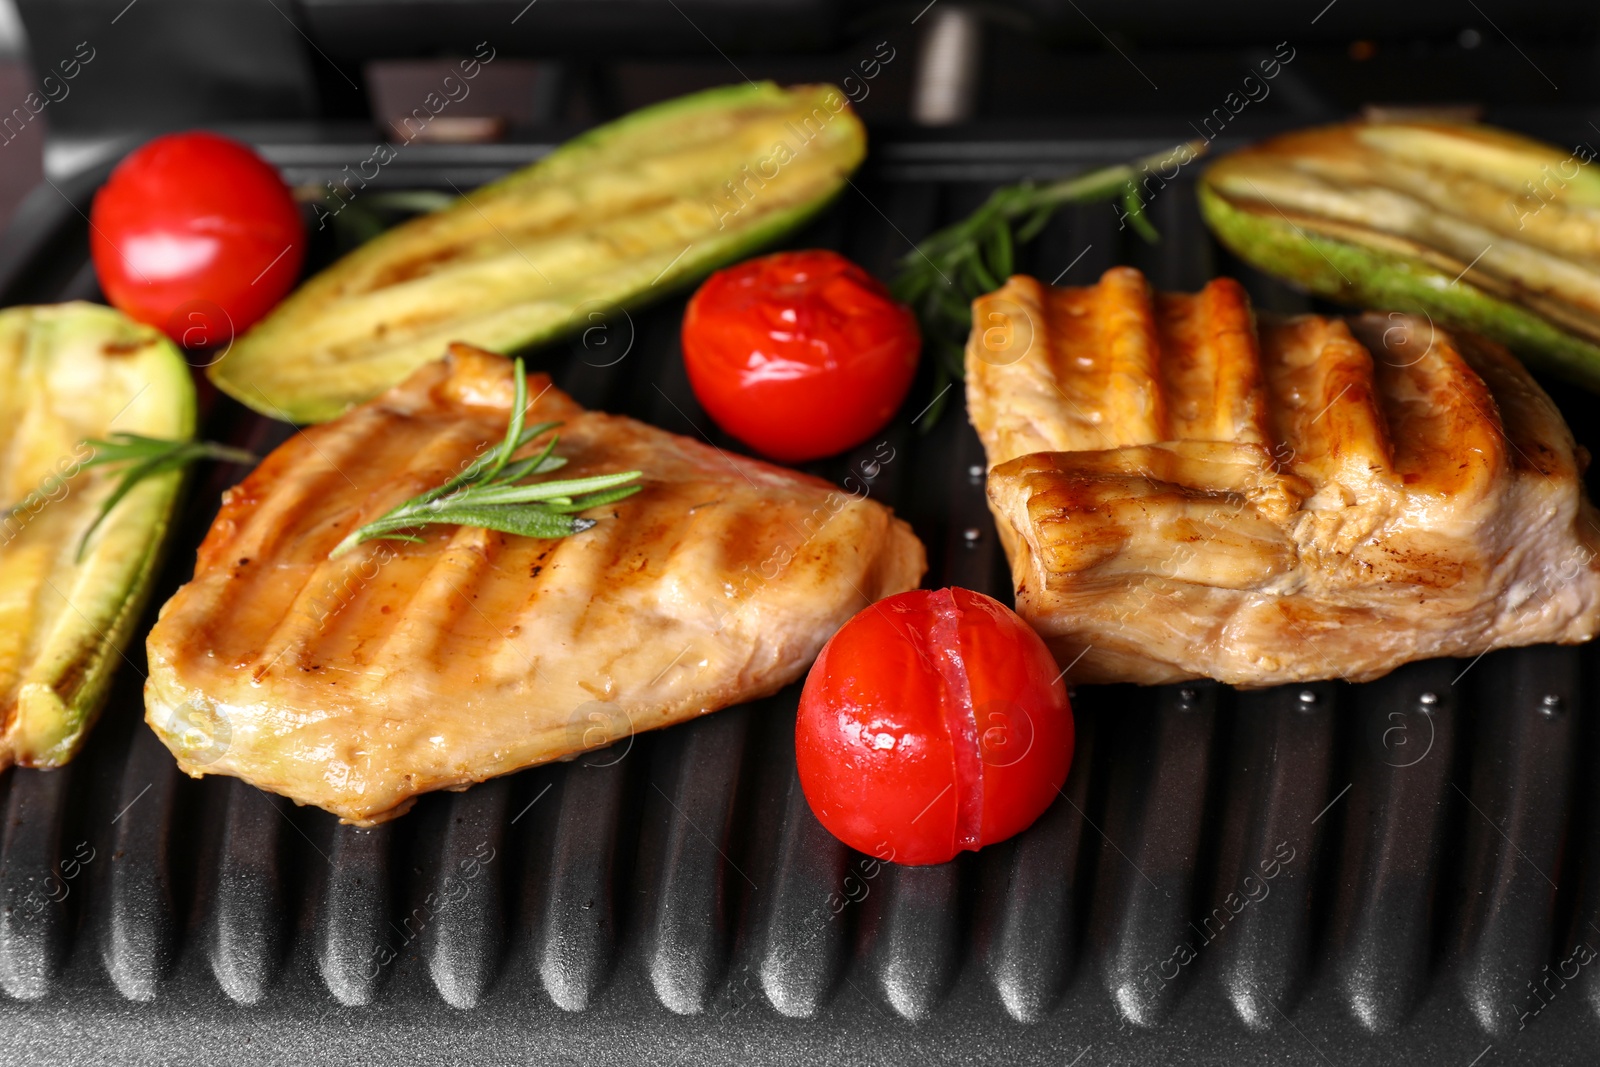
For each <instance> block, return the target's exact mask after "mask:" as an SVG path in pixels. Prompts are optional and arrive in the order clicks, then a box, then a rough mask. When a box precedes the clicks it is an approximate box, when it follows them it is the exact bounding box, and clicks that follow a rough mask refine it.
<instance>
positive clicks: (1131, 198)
mask: <svg viewBox="0 0 1600 1067" xmlns="http://www.w3.org/2000/svg"><path fill="white" fill-rule="evenodd" d="M1122 206H1123V210H1124V211H1126V212H1127V217H1128V222H1129V224H1130V225H1132V226H1133V230H1134V232H1135V233H1137V234H1138V235H1139V236H1140V237H1143V238H1144V239H1145V240H1146V241H1148V242H1149V243H1150V244H1155V243H1157V242H1158V241H1160V240H1161V234H1159V233H1157V232H1156V228H1155V225H1154V224H1152V223H1151V221H1150V216H1148V215H1146V214H1145V211H1144V200H1143V199H1142V198H1141V197H1140V196H1139V187H1138V186H1137V185H1135V184H1134V183H1133V182H1129V183H1128V187H1127V188H1126V189H1124V190H1123V191H1122Z"/></svg>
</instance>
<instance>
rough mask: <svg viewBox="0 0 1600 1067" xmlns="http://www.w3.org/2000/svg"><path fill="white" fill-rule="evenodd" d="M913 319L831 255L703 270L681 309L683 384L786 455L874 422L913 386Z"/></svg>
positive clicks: (854, 441) (744, 433)
mask: <svg viewBox="0 0 1600 1067" xmlns="http://www.w3.org/2000/svg"><path fill="white" fill-rule="evenodd" d="M921 348H922V337H921V335H920V334H919V333H918V332H917V320H916V316H914V315H913V314H912V313H911V309H910V308H908V307H906V306H905V305H904V304H900V303H897V302H896V301H895V299H894V298H893V297H891V296H890V295H889V290H887V289H886V288H884V286H883V284H882V283H881V282H879V281H878V280H877V279H875V278H873V277H872V276H871V275H869V274H868V273H867V272H866V271H864V270H862V269H861V268H860V267H858V266H856V265H855V264H854V263H851V262H850V261H849V260H848V259H845V258H844V257H843V256H841V255H838V254H837V253H834V252H827V251H813V252H779V253H778V254H777V255H772V256H764V257H762V258H760V259H752V260H749V261H747V262H744V263H740V264H739V265H738V266H735V267H729V268H728V269H727V270H723V271H718V272H717V273H716V274H713V275H712V276H711V277H709V278H707V279H706V281H705V284H704V285H702V286H701V287H700V289H699V291H698V292H696V293H695V294H694V297H693V298H692V299H691V300H690V301H689V309H688V311H687V312H686V313H685V314H684V317H683V359H684V363H685V364H686V365H687V367H688V369H689V384H690V385H692V386H693V387H694V393H695V396H696V397H698V398H699V400H700V405H701V406H702V407H704V408H705V409H706V411H707V412H709V413H710V415H711V417H712V418H713V419H716V420H717V424H718V425H719V426H721V427H722V428H723V429H724V430H727V431H728V432H729V433H731V434H732V435H733V436H735V437H737V438H738V439H739V440H741V441H743V442H744V443H745V444H747V445H749V446H750V447H751V448H753V449H755V450H756V451H757V452H761V453H763V454H765V455H768V456H771V457H772V458H773V459H778V460H782V461H783V462H786V463H799V462H803V461H805V460H809V459H817V458H819V457H821V456H831V455H833V454H834V453H837V452H842V451H844V450H845V449H847V448H850V447H851V446H853V445H858V444H860V443H861V442H863V441H865V440H866V439H867V438H868V437H870V436H872V434H873V433H875V432H876V431H878V430H880V429H882V428H883V426H884V424H886V423H887V422H888V421H889V419H890V418H892V417H893V416H894V413H895V409H896V408H898V407H899V406H900V402H901V401H902V400H904V399H905V397H906V390H907V389H909V388H911V378H912V376H913V375H914V374H915V373H916V369H917V355H918V353H919V352H920V351H921Z"/></svg>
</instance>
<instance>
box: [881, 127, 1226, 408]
mask: <svg viewBox="0 0 1600 1067" xmlns="http://www.w3.org/2000/svg"><path fill="white" fill-rule="evenodd" d="M1206 147H1207V143H1206V142H1205V141H1191V142H1189V143H1188V144H1185V145H1179V146H1177V147H1176V148H1173V149H1171V150H1168V151H1166V152H1161V153H1158V154H1155V155H1151V156H1146V157H1144V158H1142V159H1136V160H1133V161H1131V162H1129V163H1124V164H1120V165H1118V166H1114V167H1103V168H1101V169H1099V170H1095V171H1090V172H1089V173H1086V174H1080V175H1075V176H1074V177H1071V178H1067V179H1064V180H1062V181H1056V182H1050V183H1048V184H1044V185H1040V184H1036V183H1033V182H1022V183H1020V184H1017V185H1007V186H1002V187H1000V188H999V189H996V190H995V191H994V192H993V193H992V194H990V196H989V198H988V199H987V200H985V201H984V202H983V203H982V204H981V205H980V206H979V207H978V209H977V210H976V211H974V212H973V213H972V214H971V215H969V216H968V217H967V218H965V219H963V220H961V221H960V222H957V223H955V224H954V225H951V226H947V227H945V228H944V229H942V230H939V231H938V232H937V233H934V234H932V235H930V236H929V237H927V238H926V239H924V240H923V241H922V242H921V243H920V244H918V245H917V247H916V248H914V249H913V250H912V251H911V252H909V253H907V254H906V255H905V256H904V257H903V258H902V259H901V261H900V270H899V273H898V274H897V275H896V276H895V278H894V281H893V282H892V283H891V286H890V288H891V290H892V291H893V292H894V294H895V295H896V297H898V298H899V299H900V300H902V301H904V302H906V303H908V304H910V305H912V306H913V307H914V308H915V309H916V311H917V317H918V319H919V321H920V324H921V326H922V336H923V338H924V340H925V341H927V342H928V343H932V344H937V342H938V339H939V338H946V339H948V340H950V341H954V342H958V343H961V342H965V340H966V334H967V333H968V331H969V330H970V329H971V327H972V312H971V303H972V301H973V300H975V299H976V298H977V297H979V296H982V295H983V294H984V293H987V292H990V291H992V290H994V289H998V288H999V287H1000V285H1001V284H1002V283H1003V282H1004V281H1005V279H1006V278H1007V277H1009V276H1010V275H1011V274H1012V273H1014V271H1015V261H1016V249H1017V247H1018V246H1019V245H1025V244H1027V243H1028V242H1029V241H1032V240H1033V239H1034V238H1036V237H1037V236H1038V235H1039V234H1040V233H1041V232H1042V231H1043V230H1044V228H1045V226H1046V225H1047V224H1048V223H1049V221H1050V219H1051V217H1052V216H1054V214H1055V212H1056V210H1057V209H1058V208H1059V207H1061V206H1062V205H1063V204H1087V203H1094V202H1096V201H1114V200H1119V199H1120V200H1121V202H1122V204H1123V205H1124V211H1125V214H1126V218H1127V221H1128V223H1129V224H1130V225H1132V226H1133V228H1134V231H1135V232H1137V233H1138V234H1139V235H1140V236H1141V237H1143V238H1144V239H1145V240H1147V241H1155V240H1158V239H1159V235H1158V234H1157V233H1156V230H1155V227H1154V226H1152V225H1151V223H1150V218H1149V215H1148V213H1147V212H1146V211H1145V206H1144V203H1143V201H1142V199H1141V198H1140V195H1139V184H1138V183H1139V182H1140V181H1141V180H1143V179H1144V178H1145V177H1146V176H1147V175H1148V174H1150V173H1152V172H1157V173H1162V176H1163V177H1166V176H1167V175H1166V174H1165V173H1164V172H1165V170H1166V168H1170V167H1172V166H1173V164H1174V162H1178V163H1179V164H1180V165H1181V164H1182V163H1187V162H1189V161H1190V160H1193V159H1195V158H1197V157H1198V156H1200V155H1202V154H1203V153H1204V152H1205V150H1206ZM1185 153H1187V155H1185ZM939 373H941V374H947V375H952V376H953V377H954V378H955V379H960V377H961V376H962V366H961V359H960V357H959V355H958V356H957V357H956V358H955V359H953V360H952V359H949V358H948V356H947V357H946V358H945V359H943V360H941V362H940V364H939ZM945 384H948V383H947V382H945V381H944V380H941V381H940V382H938V383H937V385H938V386H939V387H941V388H942V386H943V385H945ZM943 408H944V404H943V401H939V402H937V403H936V404H935V406H934V407H933V408H932V409H931V412H930V414H931V415H932V416H933V417H932V418H930V419H928V420H927V421H926V422H925V423H924V428H925V429H926V428H927V427H928V426H931V425H932V424H933V422H935V421H937V417H938V414H939V413H940V412H941V411H942V410H943Z"/></svg>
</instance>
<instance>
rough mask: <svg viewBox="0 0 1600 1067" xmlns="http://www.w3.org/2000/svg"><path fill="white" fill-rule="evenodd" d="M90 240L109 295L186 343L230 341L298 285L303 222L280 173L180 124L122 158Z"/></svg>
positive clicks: (100, 197)
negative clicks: (182, 129)
mask: <svg viewBox="0 0 1600 1067" xmlns="http://www.w3.org/2000/svg"><path fill="white" fill-rule="evenodd" d="M90 222H91V223H92V226H91V227H90V231H89V248H90V252H91V253H92V254H93V256H94V267H95V272H96V273H97V274H99V276H100V288H101V289H102V290H103V291H104V292H105V294H106V299H107V300H109V301H111V303H112V304H113V305H115V306H116V307H117V308H118V309H119V310H121V311H122V312H124V313H125V314H127V315H128V316H130V317H132V318H134V319H137V320H139V321H140V322H143V323H147V324H149V325H151V326H154V327H156V328H158V329H161V330H164V331H166V333H167V334H168V336H170V337H171V338H172V339H173V340H175V341H177V342H179V343H180V344H183V345H186V346H188V347H191V348H195V347H201V346H208V345H218V344H226V343H228V342H229V341H231V340H232V339H233V337H234V336H235V335H236V334H238V333H242V332H243V331H244V330H245V328H246V327H248V326H250V325H251V324H252V323H254V322H255V321H256V320H257V319H259V318H261V316H263V315H265V314H266V313H267V312H268V311H269V310H271V309H272V306H273V305H274V304H276V303H277V302H278V301H279V300H281V299H282V298H283V295H284V294H285V293H287V292H288V291H289V289H290V288H291V287H292V286H293V285H294V282H295V279H296V278H297V277H299V275H300V261H301V259H302V258H303V257H304V255H305V226H304V224H303V223H302V222H301V219H300V212H299V210H298V209H297V208H296V207H295V203H294V197H293V196H292V195H291V194H290V192H289V188H288V186H286V185H284V183H283V179H282V178H281V177H279V176H278V172H277V171H276V170H274V169H273V168H272V167H271V166H270V165H268V164H267V163H266V162H265V161H263V160H262V159H261V157H260V156H258V155H256V154H255V153H254V152H253V151H251V150H250V149H249V148H247V147H246V146H244V145H242V144H240V143H238V142H237V141H232V140H229V139H228V138H226V137H219V136H217V135H216V134H214V133H175V134H169V135H167V136H165V137H157V138H156V139H155V140H153V141H151V142H150V143H148V144H146V145H144V146H143V147H141V148H139V149H138V150H136V151H135V152H133V153H132V154H131V155H129V156H128V158H126V159H124V160H123V161H122V162H121V163H119V164H118V165H117V168H116V169H115V170H113V171H112V172H111V177H110V179H109V180H107V182H106V184H105V185H104V186H102V187H101V189H100V192H99V193H97V194H96V195H95V198H94V207H93V208H92V209H91V211H90Z"/></svg>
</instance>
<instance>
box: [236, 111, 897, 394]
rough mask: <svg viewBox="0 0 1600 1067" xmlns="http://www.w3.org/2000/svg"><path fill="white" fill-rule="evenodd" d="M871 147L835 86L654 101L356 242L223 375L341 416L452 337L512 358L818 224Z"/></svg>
mask: <svg viewBox="0 0 1600 1067" xmlns="http://www.w3.org/2000/svg"><path fill="white" fill-rule="evenodd" d="M865 153H866V134H865V132H864V130H863V128H862V126H861V123H860V121H859V120H858V119H857V118H856V116H855V114H854V113H853V112H852V111H851V110H850V106H849V101H848V100H847V99H846V98H845V96H844V94H843V93H841V92H840V91H839V90H838V89H835V88H833V87H832V86H827V85H810V86H799V87H796V88H792V89H784V88H780V87H778V86H776V85H773V84H772V83H770V82H768V83H761V84H747V85H739V86H733V87H729V88H720V89H712V90H708V91H706V92H701V93H696V94H694V95H691V96H686V97H682V98H680V99H677V100H672V101H668V102H666V103H663V104H658V105H656V106H654V107H649V108H645V109H644V110H642V111H637V112H634V113H633V114H631V115H628V116H625V117H624V118H621V119H618V120H617V121H615V122H612V123H610V124H609V125H606V126H602V127H600V128H598V129H596V130H593V131H591V132H589V133H587V134H585V135H583V136H581V137H579V138H577V139H576V140H573V141H570V142H568V143H567V144H566V145H563V146H562V147H561V148H558V149H557V150H556V151H554V152H552V153H551V154H550V155H549V156H547V157H545V158H544V159H543V160H541V161H539V162H538V163H535V164H533V165H532V166H530V167H527V168H525V169H523V170H521V171H518V172H517V173H515V174H512V175H509V176H508V177H506V178H503V179H501V180H500V181H497V182H495V183H493V184H491V185H488V186H486V187H484V188H482V189H479V190H478V191H476V192H474V193H469V194H467V195H465V196H463V197H462V198H461V199H460V200H459V201H457V202H456V203H455V204H454V205H453V206H451V207H447V208H444V209H443V210H440V211H438V212H435V213H433V214H430V215H424V216H421V217H419V218H416V219H412V220H411V221H409V222H407V223H405V224H403V225H401V226H398V227H396V228H395V229H393V230H390V231H389V232H388V233H385V234H383V235H381V236H379V237H377V238H375V239H374V240H372V241H370V242H368V243H367V244H365V245H363V246H362V247H360V248H358V249H357V250H355V251H354V252H352V253H350V254H349V255H347V256H345V257H344V258H343V259H341V260H339V261H338V262H337V263H335V264H333V265H332V266H331V267H329V268H328V269H326V270H324V271H323V272H322V273H320V274H318V275H317V276H316V277H314V278H312V279H311V280H309V281H308V282H306V283H305V284H304V285H303V286H301V287H300V289H299V290H297V291H296V292H295V293H293V294H292V295H290V297H289V298H288V299H287V300H285V301H284V302H283V303H282V304H281V305H279V307H278V308H277V309H276V310H274V311H273V312H272V314H270V315H269V316H268V317H267V318H266V319H264V320H262V321H261V322H260V323H259V324H257V325H256V326H255V328H254V329H252V330H251V331H250V332H249V333H247V334H245V336H244V337H242V338H240V339H239V341H238V343H237V344H235V345H234V347H233V349H232V350H231V351H230V352H228V353H227V354H226V355H225V356H224V357H223V358H222V359H221V360H220V361H218V362H217V363H216V364H215V365H214V366H213V367H212V368H211V369H210V372H209V373H210V374H211V378H212V380H213V381H214V382H216V384H217V386H218V387H219V388H221V389H222V390H223V391H225V392H227V393H228V394H230V395H231V396H234V397H235V398H237V399H238V400H240V401H242V402H243V403H245V404H247V405H249V406H250V407H253V408H255V409H256V410H257V411H260V412H262V413H264V414H268V415H272V416H275V417H278V418H284V419H289V420H292V421H295V422H321V421H325V420H327V419H331V418H333V417H334V416H336V415H338V414H340V413H341V412H343V411H345V410H346V409H348V408H349V407H350V406H351V405H353V404H357V403H360V402H362V401H364V400H368V399H370V398H371V397H373V396H375V395H377V394H378V393H379V392H381V391H383V390H384V389H386V388H388V387H389V386H391V385H394V384H395V383H396V382H398V381H400V380H401V379H403V378H405V377H406V376H407V375H408V374H409V373H410V372H411V371H412V370H414V369H416V368H417V367H419V366H421V365H422V364H424V363H427V362H430V361H432V360H434V359H437V358H438V356H439V353H440V352H442V351H444V350H445V347H446V346H447V345H448V344H449V343H450V342H452V341H462V342H466V343H469V344H473V345H476V346H478V347H480V348H487V349H490V350H492V351H496V352H510V351H512V350H515V349H518V348H521V347H523V346H526V345H530V344H533V343H536V342H540V341H545V340H549V339H551V338H554V337H558V336H560V335H562V334H564V333H566V332H568V331H570V330H573V329H575V328H585V327H588V326H591V325H593V322H594V321H595V319H596V317H597V316H598V315H600V314H608V313H612V312H615V311H617V310H619V309H626V308H630V307H635V306H638V305H641V304H643V303H645V302H647V301H649V300H652V299H655V298H657V297H659V296H661V295H663V294H664V293H666V292H669V291H671V290H672V289H673V288H675V287H676V286H678V285H681V284H683V283H686V282H689V281H693V280H695V279H697V278H699V277H700V276H702V275H704V274H706V273H707V272H709V271H710V270H712V269H714V268H716V267H718V266H720V265H722V264H724V263H727V262H729V261H731V260H734V259H737V258H739V257H741V256H743V255H745V254H746V253H747V252H749V251H751V250H752V249H754V248H757V247H759V246H760V245H763V244H765V243H767V242H769V241H772V240H773V239H775V238H777V237H778V236H780V235H781V234H783V233H785V232H787V231H789V230H791V229H793V228H794V227H796V226H798V225H799V224H800V223H802V222H804V221H805V220H806V219H807V218H809V217H810V216H811V215H812V214H814V213H815V212H816V211H818V210H819V209H820V208H822V207H823V206H824V205H825V204H826V203H827V202H828V201H829V200H830V199H831V198H832V197H833V196H834V195H835V194H836V193H838V192H839V190H840V189H841V188H842V187H843V186H844V183H845V182H846V181H847V180H848V178H849V175H850V173H851V172H852V171H853V170H854V169H855V168H856V166H857V165H858V164H859V163H860V162H861V159H862V157H863V156H864V155H865Z"/></svg>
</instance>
